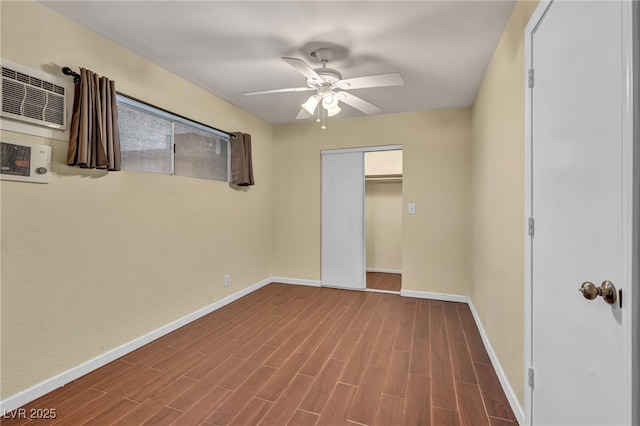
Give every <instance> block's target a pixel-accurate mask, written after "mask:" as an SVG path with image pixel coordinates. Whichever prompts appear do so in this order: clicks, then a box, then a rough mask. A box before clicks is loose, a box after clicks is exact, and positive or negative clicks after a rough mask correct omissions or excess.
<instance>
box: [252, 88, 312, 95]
mask: <svg viewBox="0 0 640 426" xmlns="http://www.w3.org/2000/svg"><path fill="white" fill-rule="evenodd" d="M309 90H316V89H312V88H310V87H289V88H286V89H269V90H256V91H255V92H244V93H242V94H243V95H245V96H253V95H267V94H269V93H286V92H307V91H309Z"/></svg>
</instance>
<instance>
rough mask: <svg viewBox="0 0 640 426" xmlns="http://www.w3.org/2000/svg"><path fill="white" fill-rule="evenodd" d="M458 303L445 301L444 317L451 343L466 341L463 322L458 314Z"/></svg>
mask: <svg viewBox="0 0 640 426" xmlns="http://www.w3.org/2000/svg"><path fill="white" fill-rule="evenodd" d="M457 305H458V303H455V302H445V303H444V319H445V323H446V326H447V338H448V339H449V343H466V342H465V339H464V332H463V330H462V323H461V322H460V317H459V316H458V307H457Z"/></svg>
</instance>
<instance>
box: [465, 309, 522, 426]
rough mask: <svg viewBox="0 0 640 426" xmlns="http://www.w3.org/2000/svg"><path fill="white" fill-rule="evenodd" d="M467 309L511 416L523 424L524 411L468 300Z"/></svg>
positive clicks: (476, 313)
mask: <svg viewBox="0 0 640 426" xmlns="http://www.w3.org/2000/svg"><path fill="white" fill-rule="evenodd" d="M468 305H469V308H470V309H471V313H472V314H473V319H475V320H476V325H477V326H478V331H480V336H481V337H482V342H483V343H484V347H485V348H486V349H487V353H488V354H489V359H491V364H493V369H494V370H495V371H496V375H497V376H498V380H499V381H500V384H501V385H502V390H503V391H504V394H505V395H506V396H507V399H508V400H509V405H511V409H512V410H513V414H515V416H516V419H517V420H518V424H520V425H523V424H524V410H523V409H522V406H521V405H520V402H518V398H517V397H516V394H515V392H514V391H513V388H512V387H511V383H509V380H508V379H507V375H506V374H505V373H504V370H503V369H502V366H501V365H500V361H499V360H498V356H497V355H496V353H495V352H494V351H493V348H492V347H491V343H490V342H489V337H488V336H487V333H486V332H485V331H484V327H483V326H482V322H481V321H480V317H479V316H478V312H477V311H476V308H475V306H473V302H472V301H471V300H469V302H468Z"/></svg>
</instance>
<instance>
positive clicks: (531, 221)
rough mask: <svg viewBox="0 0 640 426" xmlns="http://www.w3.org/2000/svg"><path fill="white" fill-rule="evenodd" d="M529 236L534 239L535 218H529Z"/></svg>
mask: <svg viewBox="0 0 640 426" xmlns="http://www.w3.org/2000/svg"><path fill="white" fill-rule="evenodd" d="M529 235H530V236H532V237H533V218H532V217H530V218H529Z"/></svg>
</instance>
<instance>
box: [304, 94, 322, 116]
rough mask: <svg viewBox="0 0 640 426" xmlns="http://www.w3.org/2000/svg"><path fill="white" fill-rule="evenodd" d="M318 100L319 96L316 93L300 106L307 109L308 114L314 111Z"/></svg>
mask: <svg viewBox="0 0 640 426" xmlns="http://www.w3.org/2000/svg"><path fill="white" fill-rule="evenodd" d="M318 102H320V98H319V97H318V95H314V96H311V97H310V98H309V99H307V101H306V102H305V103H303V104H302V108H303V109H304V110H305V111H307V112H308V113H309V114H310V115H313V113H314V112H315V111H316V107H317V106H318Z"/></svg>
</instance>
